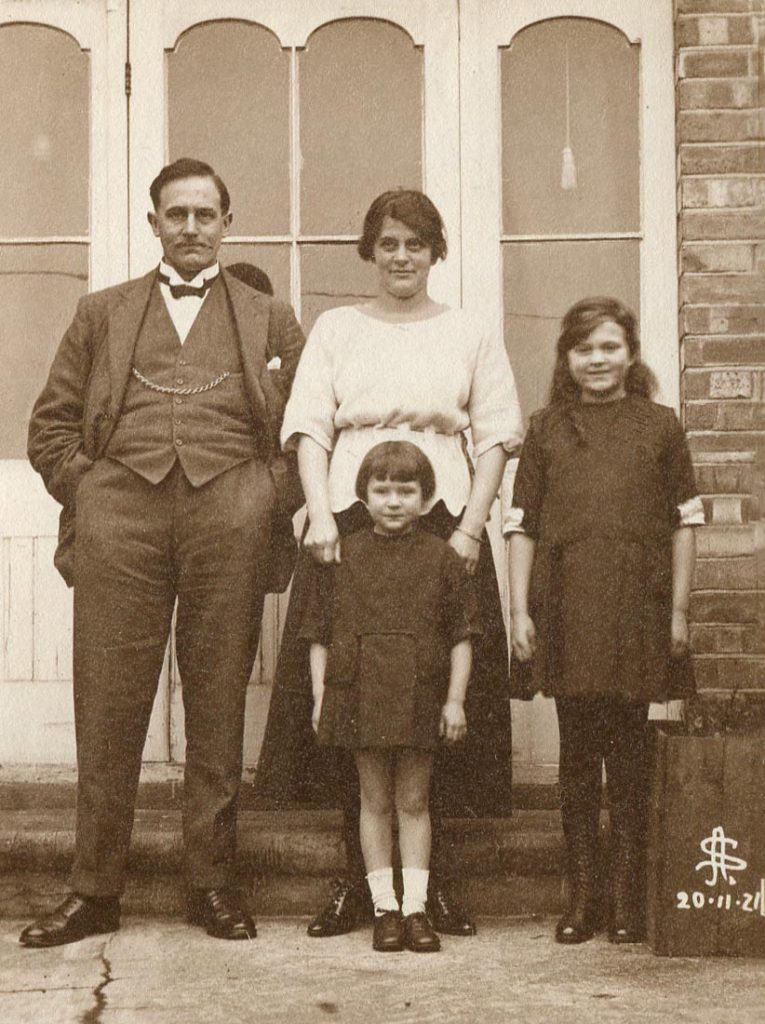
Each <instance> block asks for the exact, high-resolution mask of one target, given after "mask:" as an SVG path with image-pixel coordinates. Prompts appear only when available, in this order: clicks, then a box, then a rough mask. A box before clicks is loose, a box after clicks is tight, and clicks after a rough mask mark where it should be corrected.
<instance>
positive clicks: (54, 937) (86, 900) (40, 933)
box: [19, 892, 120, 949]
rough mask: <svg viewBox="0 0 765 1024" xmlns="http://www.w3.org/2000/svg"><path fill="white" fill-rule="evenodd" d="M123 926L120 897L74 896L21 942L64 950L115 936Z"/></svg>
mask: <svg viewBox="0 0 765 1024" xmlns="http://www.w3.org/2000/svg"><path fill="white" fill-rule="evenodd" d="M119 926H120V901H119V899H117V897H116V896H109V897H106V898H95V897H92V896H79V895H78V894H77V893H76V892H73V893H70V895H69V896H67V897H66V899H65V900H64V901H63V902H62V903H60V904H59V905H58V906H57V907H56V909H55V910H53V911H52V912H51V913H50V914H47V915H46V916H45V917H41V918H40V919H39V920H38V921H35V922H34V924H30V925H27V927H26V928H25V929H24V931H23V932H22V933H21V935H20V936H19V942H20V943H21V945H22V946H29V947H31V948H33V949H44V948H46V947H48V946H64V945H66V943H68V942H79V940H80V939H84V938H85V937H86V936H88V935H103V934H104V932H115V931H116V930H117V929H118V928H119Z"/></svg>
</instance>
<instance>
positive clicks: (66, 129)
mask: <svg viewBox="0 0 765 1024" xmlns="http://www.w3.org/2000/svg"><path fill="white" fill-rule="evenodd" d="M88 79H89V60H88V55H87V54H86V53H83V51H82V50H81V49H80V47H79V45H78V44H77V42H76V41H75V40H74V39H73V38H72V37H71V36H68V35H66V34H65V33H64V32H60V31H58V30H57V29H53V28H46V27H44V26H40V25H4V26H2V27H0V125H2V150H3V155H2V160H0V235H4V236H5V237H11V238H19V237H22V238H23V237H28V236H44V235H48V236H50V235H86V234H87V233H88V222H89V216H88V169H89V152H90V147H89V138H88V133H89V128H90V114H89V107H90V84H89V80H88Z"/></svg>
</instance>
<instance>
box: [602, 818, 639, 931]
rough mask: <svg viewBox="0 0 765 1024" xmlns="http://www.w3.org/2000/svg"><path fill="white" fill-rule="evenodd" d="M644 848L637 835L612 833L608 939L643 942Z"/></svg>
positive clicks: (620, 832) (619, 831) (621, 832)
mask: <svg viewBox="0 0 765 1024" xmlns="http://www.w3.org/2000/svg"><path fill="white" fill-rule="evenodd" d="M640 859H641V858H640V850H639V844H638V842H637V840H636V837H635V836H634V835H632V834H631V833H630V832H628V831H622V830H618V831H617V830H615V831H614V832H613V834H612V836H611V892H610V897H611V901H610V903H611V905H610V915H609V924H608V940H609V942H615V943H619V944H621V943H628V942H640V941H641V939H642V932H643V928H642V914H641V913H640V911H639V909H638V904H639V902H640V901H639V894H640V893H641V892H642V885H641V880H640V870H639V865H640Z"/></svg>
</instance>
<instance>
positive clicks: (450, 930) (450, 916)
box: [426, 885, 476, 935]
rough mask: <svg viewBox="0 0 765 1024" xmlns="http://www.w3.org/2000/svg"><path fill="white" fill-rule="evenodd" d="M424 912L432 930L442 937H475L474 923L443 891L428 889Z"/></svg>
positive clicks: (438, 888) (435, 888)
mask: <svg viewBox="0 0 765 1024" xmlns="http://www.w3.org/2000/svg"><path fill="white" fill-rule="evenodd" d="M426 911H427V914H428V917H429V918H430V922H431V924H432V925H433V928H434V929H435V930H436V931H437V932H441V934H442V935H475V933H476V927H475V923H474V922H473V921H471V919H470V918H469V917H468V916H467V914H466V913H465V911H464V910H463V909H462V907H461V906H460V905H459V903H455V902H454V900H452V899H451V897H450V896H449V895H448V894H447V892H446V890H445V889H442V888H440V887H439V886H437V885H436V886H433V885H431V886H430V887H429V888H428V902H427V904H426Z"/></svg>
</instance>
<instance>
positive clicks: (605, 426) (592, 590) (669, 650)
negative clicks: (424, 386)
mask: <svg viewBox="0 0 765 1024" xmlns="http://www.w3.org/2000/svg"><path fill="white" fill-rule="evenodd" d="M652 390H653V375H652V374H651V372H650V370H649V369H648V368H647V367H646V366H645V365H644V364H643V363H642V362H641V361H640V354H639V347H638V337H637V330H636V324H635V318H634V316H633V314H632V313H631V312H630V311H629V310H628V309H626V308H625V307H624V306H623V305H622V304H621V303H620V302H618V301H617V300H615V299H609V298H593V299H585V300H583V301H582V302H579V303H577V304H576V305H575V306H573V307H572V308H571V309H570V310H569V311H568V313H567V314H566V315H565V317H564V319H563V323H562V329H561V334H560V337H559V339H558V356H557V363H556V366H555V371H554V374H553V381H552V389H551V394H550V402H549V404H548V406H547V407H546V408H545V409H543V410H541V411H540V412H538V413H536V414H534V415H533V416H532V418H531V423H530V426H529V431H528V435H527V438H526V441H525V443H524V446H523V450H522V452H521V458H520V463H519V466H518V473H517V476H516V479H515V486H514V492H513V498H512V507H510V508H509V510H508V511H507V513H506V515H505V517H504V530H505V532H506V533H507V534H509V535H510V590H511V614H512V644H513V654H514V668H513V670H512V672H511V675H512V677H513V686H514V695H515V696H520V697H527V698H529V697H531V696H533V694H534V693H536V692H538V691H541V692H542V693H544V694H546V695H548V696H552V697H554V698H555V704H556V710H557V714H558V724H559V727H560V789H561V815H562V819H563V831H564V835H565V839H566V846H567V852H568V860H569V883H570V884H569V892H570V901H569V906H568V909H567V911H566V913H565V914H564V916H563V917H562V918H561V920H560V921H559V922H558V926H557V929H556V938H557V940H558V941H559V942H563V943H577V942H582V941H584V940H586V939H588V938H590V937H591V936H592V935H593V932H594V930H595V924H596V907H595V902H596V901H595V895H596V894H595V858H596V847H597V837H598V824H599V814H600V797H601V772H602V761H603V760H605V765H606V774H607V782H608V803H609V812H610V821H611V865H610V868H611V871H610V877H611V889H610V924H609V937H610V939H611V941H613V942H634V941H636V940H637V939H638V938H639V933H640V917H639V905H638V903H639V901H638V899H637V897H638V894H639V885H638V878H639V864H640V856H639V855H640V841H641V838H642V836H643V832H644V827H645V799H646V792H645V724H646V719H647V717H648V705H649V702H650V701H661V700H667V699H670V698H673V697H680V696H683V695H684V694H687V693H688V692H689V691H691V690H692V689H693V677H692V672H691V666H690V660H689V656H688V622H687V613H688V599H689V592H690V586H691V577H692V573H693V565H694V558H695V542H694V534H693V530H692V529H690V527H691V526H692V525H693V524H696V523H701V522H703V510H702V507H701V502H700V500H699V498H698V497H697V496H696V488H695V484H694V478H693V469H692V466H691V460H690V456H689V453H688V447H687V445H686V441H685V437H684V435H683V432H682V429H681V428H680V425H679V423H678V422H677V419H676V417H675V414H674V413H673V411H672V410H671V409H669V408H667V407H666V406H662V405H657V404H655V403H653V402H652V401H651V399H650V395H651V393H652Z"/></svg>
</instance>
